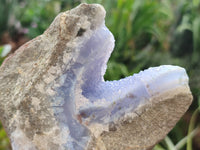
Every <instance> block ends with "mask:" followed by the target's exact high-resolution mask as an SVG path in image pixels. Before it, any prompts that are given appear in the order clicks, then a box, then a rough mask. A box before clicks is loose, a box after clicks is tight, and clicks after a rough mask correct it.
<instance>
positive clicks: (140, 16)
mask: <svg viewBox="0 0 200 150" xmlns="http://www.w3.org/2000/svg"><path fill="white" fill-rule="evenodd" d="M81 2H86V3H100V4H102V5H103V6H104V7H105V9H106V11H107V15H106V25H107V26H108V28H109V29H110V30H111V32H112V33H113V35H114V37H115V40H116V42H115V50H114V52H113V53H112V55H111V58H110V60H109V62H108V70H107V72H106V74H105V79H106V80H116V79H120V78H123V77H126V76H128V75H132V74H133V73H137V72H139V71H140V70H143V69H146V68H148V67H150V66H158V65H163V64H171V65H179V66H182V67H184V68H186V70H187V72H188V74H189V76H190V87H191V89H192V92H193V96H194V102H193V104H192V106H191V107H190V109H189V111H188V113H187V114H191V115H189V118H191V119H190V121H186V120H185V119H182V120H181V121H179V123H178V124H177V125H176V127H175V128H174V129H173V130H172V131H171V132H170V133H169V134H168V136H167V137H166V138H165V139H164V140H163V141H161V142H160V143H159V144H157V145H156V146H155V148H154V150H185V149H186V150H192V149H193V150H196V149H198V148H199V147H198V148H197V147H196V146H195V144H194V142H193V140H192V139H193V137H194V136H195V135H196V134H197V133H198V131H199V126H200V125H199V122H198V119H197V118H198V117H199V108H200V76H199V74H200V62H199V59H200V15H199V14H200V0H191V1H188V0H176V1H174V0H117V1H116V0H34V1H25V0H0V35H1V34H2V33H3V32H5V31H9V32H10V34H11V35H12V34H15V33H16V32H22V33H23V34H25V35H26V36H28V37H30V38H33V37H35V36H37V35H39V34H42V33H43V32H44V30H45V29H46V28H47V27H48V26H49V24H50V23H51V22H52V20H53V19H54V17H55V16H56V15H57V14H58V13H59V12H60V11H65V10H68V9H71V8H72V7H75V6H77V5H78V4H80V3H81ZM2 50H3V47H0V54H1V52H2ZM3 59H4V58H0V63H1V62H2V61H3ZM197 138H200V137H197ZM198 140H200V139H198ZM8 148H9V146H8V139H7V138H6V134H5V132H4V131H3V129H2V128H0V150H5V149H8Z"/></svg>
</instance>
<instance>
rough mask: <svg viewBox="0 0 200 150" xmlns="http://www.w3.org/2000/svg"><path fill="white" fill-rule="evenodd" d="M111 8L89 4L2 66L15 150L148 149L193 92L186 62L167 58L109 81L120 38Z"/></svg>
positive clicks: (1, 104) (2, 92)
mask: <svg viewBox="0 0 200 150" xmlns="http://www.w3.org/2000/svg"><path fill="white" fill-rule="evenodd" d="M104 18H105V10H104V8H103V7H102V6H100V5H98V4H91V5H88V4H82V5H80V6H78V7H76V8H74V9H72V10H70V11H67V12H64V13H60V14H59V15H58V16H57V17H56V18H55V20H54V21H53V23H52V24H51V25H50V27H49V28H48V29H47V30H46V31H45V32H44V34H43V35H40V36H38V37H36V38H35V39H33V40H32V41H30V42H28V43H26V44H25V45H23V46H22V47H20V48H19V49H18V50H17V51H16V52H15V54H13V55H12V56H10V57H9V58H7V59H6V60H5V61H4V63H3V64H2V66H1V68H0V113H1V115H0V119H1V121H2V123H3V126H4V128H5V129H6V131H7V133H8V136H9V138H10V140H11V144H12V148H13V150H128V149H130V150H147V149H150V148H152V147H153V146H154V145H155V144H156V143H157V142H159V141H160V140H161V139H162V138H164V137H165V135H166V134H167V133H168V132H169V131H170V130H171V129H172V128H173V127H174V125H175V124H176V122H177V121H178V120H179V119H180V117H181V116H182V115H183V114H184V112H185V111H186V110H187V109H188V107H189V105H190V104H191V101H192V95H191V92H190V89H189V86H188V77H187V74H186V72H185V70H184V69H183V68H181V67H178V66H160V67H155V68H150V69H148V70H145V71H141V72H140V73H138V74H135V75H133V76H131V77H127V78H125V79H121V80H120V81H106V82H105V81H104V79H103V75H104V73H105V71H106V63H107V61H108V59H109V57H110V54H111V52H112V50H113V48H114V38H113V36H112V34H111V33H110V31H109V30H108V29H107V28H106V26H105V23H104Z"/></svg>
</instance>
